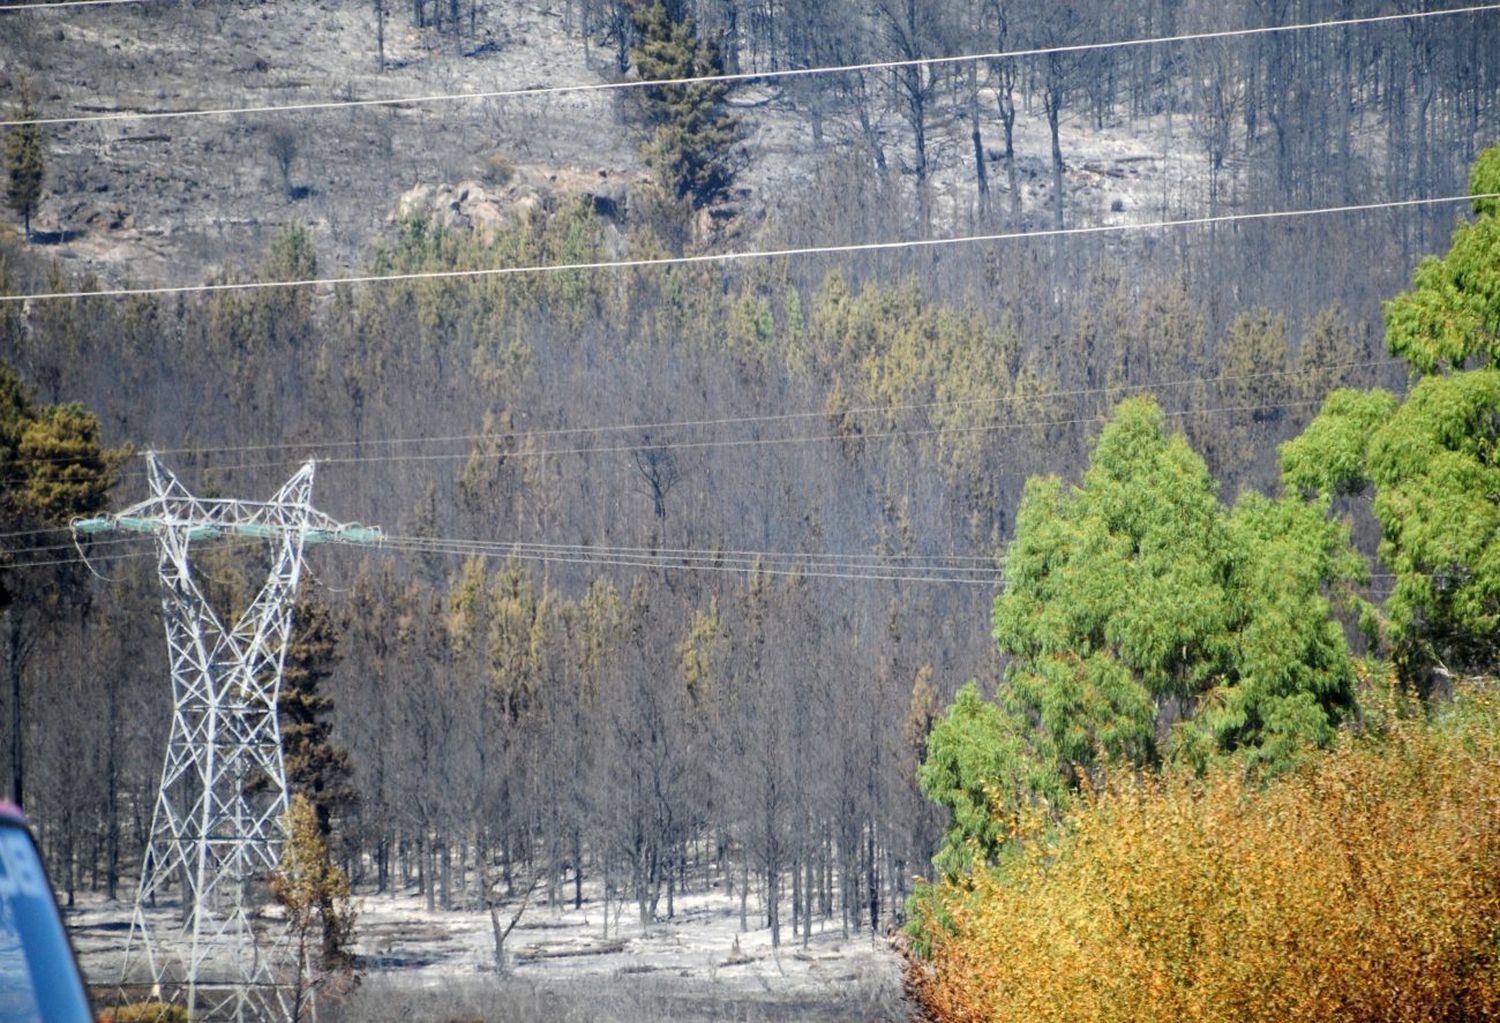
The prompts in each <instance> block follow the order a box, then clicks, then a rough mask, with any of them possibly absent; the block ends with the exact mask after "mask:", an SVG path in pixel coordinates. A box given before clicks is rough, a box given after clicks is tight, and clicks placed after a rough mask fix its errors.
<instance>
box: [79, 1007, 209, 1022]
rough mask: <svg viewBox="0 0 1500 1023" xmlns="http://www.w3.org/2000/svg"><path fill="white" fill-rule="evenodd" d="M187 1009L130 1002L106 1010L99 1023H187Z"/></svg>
mask: <svg viewBox="0 0 1500 1023" xmlns="http://www.w3.org/2000/svg"><path fill="white" fill-rule="evenodd" d="M187 1018H188V1014H187V1009H186V1008H184V1007H183V1006H181V1005H167V1004H165V1003H163V1002H131V1003H129V1004H127V1005H120V1006H116V1007H115V1008H113V1009H106V1010H105V1011H104V1013H103V1014H102V1015H100V1017H99V1023H187Z"/></svg>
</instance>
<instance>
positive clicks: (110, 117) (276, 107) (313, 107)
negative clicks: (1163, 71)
mask: <svg viewBox="0 0 1500 1023" xmlns="http://www.w3.org/2000/svg"><path fill="white" fill-rule="evenodd" d="M96 2H97V0H96ZM107 2H115V3H125V2H131V0H107ZM80 5H82V4H80ZM37 6H45V5H37ZM1494 10H1500V3H1489V4H1471V5H1469V6H1465V7H1451V8H1445V9H1442V10H1436V11H1407V12H1399V13H1395V14H1376V15H1369V16H1365V17H1359V18H1336V19H1330V20H1326V21H1307V22H1297V23H1294V24H1289V25H1261V26H1253V27H1250V28H1234V29H1216V30H1213V31H1208V32H1183V33H1178V34H1176V35H1167V36H1144V37H1140V38H1136V39H1117V40H1112V41H1109V42H1098V43H1070V44H1065V45H1059V46H1031V47H1024V48H1019V49H1013V50H991V51H986V52H982V53H964V54H956V55H953V56H935V57H916V58H909V59H901V60H877V61H862V62H859V63H854V64H835V65H824V66H819V67H806V68H779V69H774V70H768V71H735V72H729V73H724V74H714V75H693V76H689V77H684V78H656V79H635V78H633V79H627V80H624V81H615V82H584V83H579V84H575V85H544V86H537V87H534V88H519V89H489V90H484V91H480V92H444V93H433V94H429V95H418V96H390V97H379V98H371V99H336V100H312V101H308V102H303V103H260V104H250V105H243V106H232V107H207V108H197V109H192V110H141V111H126V110H122V111H113V112H109V113H99V114H81V115H78V116H73V117H37V118H31V119H27V120H9V121H0V127H16V126H18V125H23V124H38V125H40V124H50V125H63V124H91V123H98V122H101V121H162V120H169V119H175V118H184V117H241V116H249V115H256V116H259V115H266V114H283V113H307V112H311V111H318V110H340V109H350V108H359V107H396V106H415V105H427V104H434V103H453V102H465V101H466V102H473V101H476V100H503V99H519V98H522V97H528V98H530V97H546V96H562V95H569V94H576V93H597V92H617V91H621V90H630V89H645V88H661V87H663V86H686V85H710V84H718V83H722V84H733V83H743V82H752V81H779V80H784V79H795V78H808V77H813V76H817V75H837V74H850V73H853V72H865V71H894V70H899V69H901V68H912V67H919V68H925V67H943V66H946V65H952V64H969V63H974V62H978V61H1001V60H1014V59H1018V58H1022V57H1044V56H1054V55H1060V54H1067V53H1090V52H1095V51H1100V50H1116V49H1128V48H1134V47H1142V46H1162V45H1167V44H1172V43H1191V42H1201V41H1207V40H1210V39H1235V38H1245V37H1251V36H1262V35H1276V34H1285V33H1292V32H1309V31H1314V30H1322V29H1331V28H1352V27H1355V26H1358V25H1375V24H1381V23H1384V22H1409V21H1416V20H1421V19H1426V18H1443V17H1451V16H1454V15H1460V14H1481V13H1484V12H1487V11H1494Z"/></svg>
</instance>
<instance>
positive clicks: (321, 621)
mask: <svg viewBox="0 0 1500 1023" xmlns="http://www.w3.org/2000/svg"><path fill="white" fill-rule="evenodd" d="M339 633H340V630H339V627H338V623H337V622H336V621H335V620H334V617H333V615H332V613H331V612H330V611H329V610H328V607H327V605H325V604H323V603H321V602H318V601H315V600H301V601H298V603H297V606H296V608H295V609H294V611H293V617H292V639H291V641H290V642H289V643H288V644H287V650H286V660H285V662H284V665H283V671H282V679H281V696H280V700H279V702H278V703H277V710H278V711H279V713H280V717H281V744H282V749H283V750H284V751H285V756H286V780H287V787H288V788H289V789H291V790H292V791H293V792H300V793H301V794H302V795H304V796H306V797H307V798H308V801H309V802H311V803H312V805H313V809H314V810H315V811H316V813H317V817H318V834H319V835H321V836H322V837H323V839H324V840H325V841H326V840H328V838H329V837H330V836H331V835H332V833H333V817H334V814H335V813H336V812H339V811H341V810H343V809H345V808H347V807H348V806H349V804H351V803H352V802H353V801H354V799H355V792H354V788H353V786H351V785H350V784H349V779H350V777H351V775H352V770H351V767H350V762H349V751H348V750H346V749H344V748H342V747H341V746H339V745H338V744H337V743H335V742H334V741H333V725H332V724H331V722H330V720H329V719H330V718H331V716H332V714H333V697H331V696H329V695H328V694H327V693H326V692H324V691H323V687H324V683H326V682H327V681H328V679H329V677H330V676H331V675H332V674H333V671H334V668H335V667H337V665H338V643H339Z"/></svg>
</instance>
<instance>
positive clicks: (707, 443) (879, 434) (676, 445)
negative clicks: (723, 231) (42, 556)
mask: <svg viewBox="0 0 1500 1023" xmlns="http://www.w3.org/2000/svg"><path fill="white" fill-rule="evenodd" d="M1103 390H1109V389H1103ZM1322 400H1323V399H1313V398H1309V399H1306V400H1301V401H1288V402H1277V403H1270V404H1255V405H1234V406H1220V407H1216V408H1188V409H1177V410H1173V411H1170V412H1164V413H1163V415H1164V416H1166V417H1169V418H1180V417H1184V416H1195V415H1225V414H1235V413H1240V412H1261V411H1273V410H1278V409H1293V408H1308V407H1312V406H1316V405H1320V404H1321V403H1322ZM1108 419H1109V416H1108V415H1106V414H1105V413H1103V412H1100V413H1096V414H1095V415H1092V416H1078V417H1071V418H1063V419H1020V420H1014V421H1012V422H1006V423H988V424H984V425H980V426H934V427H924V428H920V429H919V428H906V429H891V430H878V431H870V432H864V431H857V432H851V433H813V434H799V435H794V436H790V437H736V438H716V439H710V440H691V441H671V440H669V441H659V442H651V441H647V442H644V443H640V444H601V445H593V446H578V447H571V448H541V449H529V450H516V451H502V452H496V453H494V454H487V453H484V452H474V451H469V452H459V453H452V452H441V453H432V452H429V453H408V454H400V453H392V454H384V455H346V456H342V457H335V458H322V459H317V460H316V461H317V462H318V465H319V466H321V467H327V466H337V465H368V464H373V463H390V462H453V461H459V460H464V461H467V460H469V459H471V458H476V457H477V458H494V459H501V460H503V459H521V458H553V457H562V456H564V455H580V456H582V455H599V454H635V453H644V452H648V451H690V450H704V449H718V448H739V447H770V446H774V445H778V444H812V443H820V442H825V441H837V442H840V443H849V444H854V443H864V442H867V441H874V440H891V439H894V438H897V437H941V436H948V435H963V434H974V433H1002V432H1005V431H1008V430H1022V429H1032V428H1049V427H1061V426H1081V425H1086V424H1089V423H1102V422H1107V421H1108ZM300 461H301V460H300V459H277V460H272V461H264V462H236V463H231V464H228V465H206V466H203V467H202V468H201V469H200V470H199V472H200V473H228V472H242V471H245V470H248V469H278V468H283V467H285V466H287V465H290V464H297V463H300ZM140 475H141V473H140V472H132V473H121V474H120V477H119V478H136V477H139V476H140ZM0 482H9V483H15V482H20V480H19V479H18V478H12V479H10V480H6V481H0ZM57 528H58V529H60V528H61V527H57ZM36 532H44V531H42V530H38V531H36Z"/></svg>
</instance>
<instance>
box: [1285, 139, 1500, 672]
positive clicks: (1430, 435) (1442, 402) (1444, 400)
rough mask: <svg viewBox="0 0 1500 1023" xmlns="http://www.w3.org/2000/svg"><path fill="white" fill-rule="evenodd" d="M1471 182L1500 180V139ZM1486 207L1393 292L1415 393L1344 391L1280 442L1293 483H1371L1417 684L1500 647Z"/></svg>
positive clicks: (1497, 380) (1498, 416)
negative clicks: (1415, 377)
mask: <svg viewBox="0 0 1500 1023" xmlns="http://www.w3.org/2000/svg"><path fill="white" fill-rule="evenodd" d="M1469 188H1470V191H1471V192H1472V193H1474V194H1489V193H1496V192H1500V146H1495V147H1491V148H1490V149H1488V150H1486V151H1485V153H1484V154H1483V155H1482V156H1480V158H1479V160H1478V162H1476V164H1475V165H1474V170H1473V173H1472V174H1471V175H1470V181H1469ZM1474 213H1475V215H1476V219H1475V220H1474V221H1473V222H1472V223H1468V224H1465V225H1462V226H1461V227H1459V228H1458V229H1457V230H1456V231H1455V232H1454V236H1453V245H1452V247H1451V248H1450V249H1449V251H1448V253H1447V254H1446V255H1445V256H1443V257H1441V258H1439V257H1435V256H1429V257H1427V258H1426V259H1424V260H1422V262H1421V264H1420V265H1419V266H1418V267H1417V269H1416V272H1415V273H1414V274H1413V278H1412V288H1411V290H1409V291H1407V292H1405V293H1403V294H1401V295H1399V296H1398V297H1396V298H1395V299H1393V300H1392V301H1390V302H1387V303H1386V304H1385V316H1386V345H1387V346H1388V347H1389V348H1390V350H1391V351H1392V353H1394V354H1396V355H1399V356H1401V357H1402V358H1404V359H1406V360H1407V361H1408V362H1409V363H1411V365H1412V367H1413V369H1414V370H1415V371H1416V372H1418V373H1421V374H1423V376H1422V377H1421V379H1420V380H1419V381H1418V382H1417V384H1416V386H1414V387H1413V388H1412V390H1411V392H1410V393H1409V394H1408V395H1407V397H1406V399H1405V401H1402V402H1400V403H1398V402H1397V400H1396V398H1395V397H1393V396H1392V395H1390V394H1388V393H1386V392H1384V391H1379V390H1375V391H1370V392H1359V391H1349V390H1342V391H1336V392H1334V393H1333V394H1332V395H1330V396H1329V398H1328V400H1327V401H1326V402H1325V403H1324V405H1323V409H1322V411H1321V412H1320V413H1319V414H1318V417H1317V418H1316V419H1315V420H1314V421H1313V422H1312V423H1311V424H1310V425H1309V426H1308V428H1307V430H1306V432H1304V433H1303V434H1302V436H1300V437H1298V438H1296V439H1295V440H1293V441H1291V442H1289V443H1287V444H1285V445H1283V447H1282V449H1281V464H1282V475H1283V478H1284V479H1285V481H1286V485H1287V487H1288V488H1289V489H1293V490H1297V491H1300V492H1302V493H1304V494H1309V495H1312V494H1322V495H1325V496H1326V495H1330V494H1360V493H1364V492H1367V491H1369V490H1370V489H1371V488H1373V491H1374V500H1373V510H1374V513H1375V517H1376V519H1377V520H1378V521H1379V522H1380V528H1381V543H1380V559H1381V561H1383V562H1384V563H1385V564H1386V565H1387V566H1388V567H1389V568H1390V569H1391V570H1392V571H1393V572H1394V573H1395V575H1396V586H1395V588H1394V590H1393V591H1392V593H1391V596H1390V598H1389V600H1388V601H1387V603H1386V605H1385V608H1384V611H1385V621H1384V625H1385V629H1386V640H1387V641H1388V642H1389V644H1390V649H1391V652H1392V655H1393V657H1394V659H1395V662H1396V667H1397V670H1398V672H1399V673H1400V675H1401V677H1402V679H1403V681H1405V682H1406V683H1407V684H1409V685H1412V686H1413V687H1414V688H1415V689H1417V691H1419V692H1428V691H1430V690H1431V689H1432V688H1433V687H1434V685H1436V684H1437V683H1438V681H1439V679H1440V678H1441V677H1442V676H1444V675H1448V674H1453V673H1474V672H1487V671H1493V670H1494V665H1495V662H1496V659H1497V658H1500V456H1497V452H1500V366H1497V361H1496V357H1497V355H1500V201H1496V200H1494V199H1478V200H1475V202H1474ZM1466 367H1474V368H1466Z"/></svg>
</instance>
